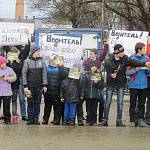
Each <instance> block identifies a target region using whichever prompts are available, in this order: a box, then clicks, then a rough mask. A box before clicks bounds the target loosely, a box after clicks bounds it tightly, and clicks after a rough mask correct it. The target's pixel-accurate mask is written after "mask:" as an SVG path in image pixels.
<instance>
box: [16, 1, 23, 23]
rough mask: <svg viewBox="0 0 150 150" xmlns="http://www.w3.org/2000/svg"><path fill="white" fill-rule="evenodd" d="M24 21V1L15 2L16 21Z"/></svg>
mask: <svg viewBox="0 0 150 150" xmlns="http://www.w3.org/2000/svg"><path fill="white" fill-rule="evenodd" d="M23 19H24V0H16V20H23Z"/></svg>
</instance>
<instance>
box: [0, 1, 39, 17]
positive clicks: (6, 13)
mask: <svg viewBox="0 0 150 150" xmlns="http://www.w3.org/2000/svg"><path fill="white" fill-rule="evenodd" d="M25 1H27V0H25ZM15 7H16V0H0V18H8V19H15ZM25 16H28V17H30V18H32V17H33V16H35V17H40V16H41V12H39V11H36V12H33V11H30V10H28V9H27V8H26V7H25Z"/></svg>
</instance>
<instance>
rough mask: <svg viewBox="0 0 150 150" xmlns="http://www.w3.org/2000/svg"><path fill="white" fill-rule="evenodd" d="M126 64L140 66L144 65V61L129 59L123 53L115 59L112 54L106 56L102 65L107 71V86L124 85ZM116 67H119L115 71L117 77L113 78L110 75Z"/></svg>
mask: <svg viewBox="0 0 150 150" xmlns="http://www.w3.org/2000/svg"><path fill="white" fill-rule="evenodd" d="M128 65H130V66H133V67H140V66H141V67H142V66H145V65H146V63H145V62H140V61H137V60H134V59H131V58H129V57H128V56H127V55H124V56H123V57H122V58H120V59H119V60H116V59H115V55H114V54H111V55H110V56H109V57H107V58H106V60H105V63H104V67H105V69H106V72H107V79H106V81H107V86H115V87H118V86H119V87H124V86H125V84H126V69H127V66H128ZM119 66H120V67H119ZM118 68H120V69H119V71H118V73H117V77H116V78H115V79H114V78H112V77H111V74H113V73H114V72H115V70H118Z"/></svg>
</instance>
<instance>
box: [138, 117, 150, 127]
mask: <svg viewBox="0 0 150 150" xmlns="http://www.w3.org/2000/svg"><path fill="white" fill-rule="evenodd" d="M135 127H145V128H150V126H149V125H148V124H146V123H145V122H144V120H143V119H139V120H138V122H137V123H135Z"/></svg>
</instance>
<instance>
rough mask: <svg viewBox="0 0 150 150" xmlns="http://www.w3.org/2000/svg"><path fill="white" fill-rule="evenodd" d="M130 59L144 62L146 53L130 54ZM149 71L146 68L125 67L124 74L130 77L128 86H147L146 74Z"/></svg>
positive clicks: (142, 87) (134, 87) (135, 87)
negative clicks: (140, 54)
mask: <svg viewBox="0 0 150 150" xmlns="http://www.w3.org/2000/svg"><path fill="white" fill-rule="evenodd" d="M131 59H134V60H138V61H141V62H145V61H146V60H147V59H148V56H147V55H143V56H138V55H136V54H135V55H132V56H131ZM148 73H150V72H149V71H147V70H144V69H140V70H138V71H137V70H136V68H135V67H134V68H132V69H129V67H128V68H127V71H126V74H127V75H128V76H129V77H130V80H129V82H128V87H129V88H132V89H145V88H147V87H148V83H147V75H148Z"/></svg>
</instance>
